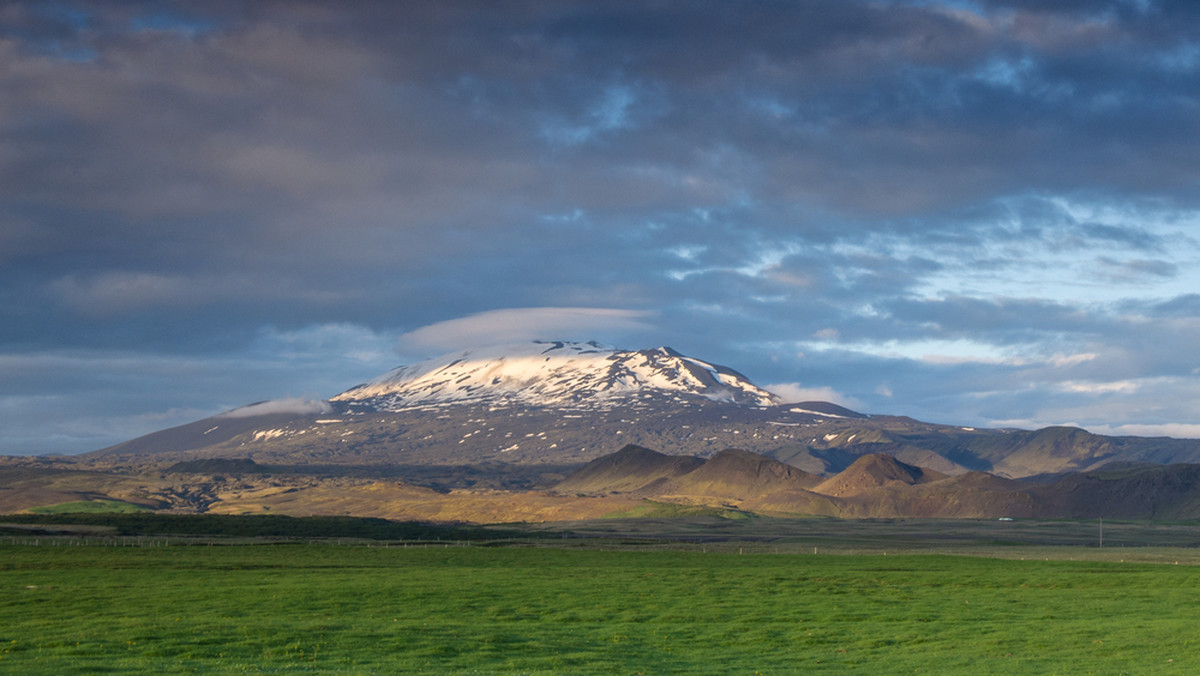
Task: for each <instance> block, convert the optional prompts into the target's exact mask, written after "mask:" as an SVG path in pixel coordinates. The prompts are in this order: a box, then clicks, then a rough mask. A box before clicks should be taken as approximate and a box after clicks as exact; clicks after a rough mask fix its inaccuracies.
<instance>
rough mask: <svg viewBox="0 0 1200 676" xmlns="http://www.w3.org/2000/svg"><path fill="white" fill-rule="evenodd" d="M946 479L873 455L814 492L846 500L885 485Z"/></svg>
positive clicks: (910, 484)
mask: <svg viewBox="0 0 1200 676" xmlns="http://www.w3.org/2000/svg"><path fill="white" fill-rule="evenodd" d="M945 478H946V475H945V474H942V473H940V472H934V471H932V470H927V469H923V468H921V467H916V466H914V465H909V464H906V463H903V462H900V461H899V460H897V459H896V458H894V457H892V456H890V455H882V454H870V455H864V456H863V457H861V458H859V459H858V460H856V461H854V464H852V465H850V466H849V467H847V468H846V469H845V470H844V471H842V472H840V473H839V474H838V475H837V476H834V477H832V478H830V479H827V480H825V481H823V482H821V483H820V484H819V485H817V486H815V487H814V488H813V489H812V490H813V492H816V493H821V494H823V495H832V496H835V497H845V496H848V495H858V494H860V493H864V492H866V491H869V490H871V489H874V488H879V487H882V486H895V485H903V486H912V485H915V484H919V483H928V482H930V481H937V480H939V479H945Z"/></svg>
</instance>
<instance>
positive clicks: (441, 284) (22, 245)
mask: <svg viewBox="0 0 1200 676" xmlns="http://www.w3.org/2000/svg"><path fill="white" fill-rule="evenodd" d="M1197 158H1200V5H1196V3H1193V2H1167V1H1161V2H1156V1H1155V0H1128V1H1124V0H1123V1H1113V2H1086V1H1083V0H1077V1H1072V2H1056V3H1040V2H1025V1H1022V0H1011V1H998V2H934V1H929V0H924V1H921V2H899V1H897V2H886V1H884V2H870V3H868V2H854V1H845V0H828V1H820V2H784V3H778V2H755V1H746V2H686V3H684V2H643V1H637V2H634V1H630V2H607V3H594V2H573V1H571V0H564V1H556V2H461V3H446V2H404V3H394V2H355V3H330V2H324V1H316V0H313V1H311V2H309V1H305V0H288V1H286V2H284V1H279V2H272V1H269V0H267V1H256V2H234V1H215V2H205V3H171V2H111V3H108V2H106V3H92V2H69V1H63V2H0V176H2V180H0V453H47V452H78V451H86V450H92V449H96V448H100V447H103V446H107V445H110V444H112V443H116V442H119V441H123V440H125V439H128V438H132V437H134V436H137V435H140V434H144V433H147V432H150V431H154V430H157V429H161V428H164V427H168V426H171V425H176V424H181V423H184V422H189V421H191V420H195V419H199V418H202V417H205V416H207V415H211V414H214V413H217V412H220V411H222V410H225V409H229V408H233V407H236V406H240V405H243V404H247V403H250V402H253V401H259V400H266V399H280V398H304V397H312V398H324V397H329V396H332V395H334V394H336V393H338V392H340V391H342V390H344V389H347V388H349V387H351V386H353V385H355V384H357V383H359V382H361V381H363V380H365V379H367V378H370V377H372V376H374V375H377V374H379V373H381V372H383V371H385V370H387V369H389V368H391V367H394V366H396V365H398V364H400V363H405V362H409V361H413V360H417V359H421V358H425V357H429V356H434V355H436V354H440V353H442V352H445V351H449V350H452V349H457V348H460V347H463V346H467V345H471V344H477V343H484V342H492V341H495V340H523V339H528V338H551V339H584V340H588V339H595V340H600V341H603V342H607V343H610V344H613V345H615V346H618V347H623V348H631V349H639V348H647V347H655V346H658V345H669V346H672V347H674V348H676V349H678V350H680V351H682V352H684V353H687V354H691V355H694V356H697V357H700V358H703V359H706V360H709V361H714V362H717V363H723V364H727V365H729V366H732V367H734V368H736V369H738V370H740V371H742V372H744V373H745V374H746V375H748V376H749V377H750V378H751V379H753V380H754V381H755V382H756V383H758V384H760V385H764V386H773V387H775V388H776V389H777V390H779V391H780V392H783V393H785V394H787V395H789V396H792V397H797V398H800V397H803V398H824V399H831V400H834V401H837V402H838V403H842V404H845V405H848V406H851V407H852V408H856V409H858V410H862V411H866V412H872V413H889V414H900V415H910V416H913V417H915V418H918V419H922V420H928V421H933V422H946V423H953V424H962V425H972V426H1017V427H1026V428H1033V427H1040V426H1044V425H1051V424H1075V425H1080V426H1083V427H1086V428H1088V429H1091V430H1094V431H1097V432H1102V433H1119V434H1170V435H1175V436H1200V265H1197V263H1200V159H1197Z"/></svg>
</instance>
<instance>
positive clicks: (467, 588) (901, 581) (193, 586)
mask: <svg viewBox="0 0 1200 676" xmlns="http://www.w3.org/2000/svg"><path fill="white" fill-rule="evenodd" d="M1198 606H1200V571H1197V569H1195V568H1192V567H1190V566H1174V565H1150V564H1132V563H1125V564H1120V563H1104V562H1078V561H1013V560H997V559H985V558H972V557H949V556H919V555H909V556H825V555H812V554H765V553H764V554H753V555H750V554H747V555H738V554H736V553H712V552H709V553H701V552H698V551H652V552H647V551H611V550H595V549H551V548H534V547H521V548H487V547H446V548H442V547H433V548H409V549H403V548H396V547H392V548H388V549H385V548H383V547H378V546H376V547H370V548H368V547H347V546H334V545H274V546H270V545H258V546H216V547H201V546H191V547H183V546H171V547H157V548H112V547H66V546H63V547H46V546H41V547H31V546H20V545H0V616H2V617H3V618H4V621H3V623H0V672H3V673H54V674H62V673H103V672H109V673H122V672H135V671H136V672H145V673H178V672H196V671H199V672H206V673H212V672H218V673H228V672H303V671H313V672H316V671H340V672H343V673H372V672H376V673H397V672H425V673H439V674H440V673H461V672H482V673H564V672H570V673H618V674H619V673H626V674H634V673H647V674H649V673H662V674H665V673H680V672H692V673H714V672H728V673H746V674H751V673H755V672H759V673H779V674H786V673H800V672H818V673H845V672H857V673H913V672H917V673H939V672H944V673H1013V672H1016V673H1044V674H1050V673H1069V674H1084V673H1104V674H1118V673H1139V674H1141V673H1197V672H1198V671H1200V646H1197V643H1196V641H1197V634H1196V630H1195V608H1197V607H1198Z"/></svg>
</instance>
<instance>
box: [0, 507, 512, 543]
mask: <svg viewBox="0 0 1200 676" xmlns="http://www.w3.org/2000/svg"><path fill="white" fill-rule="evenodd" d="M5 523H9V524H21V525H26V526H28V525H45V526H47V527H49V528H48V530H54V531H59V532H62V531H63V530H65V529H63V528H61V527H62V526H71V525H78V526H92V527H95V526H101V527H105V528H106V529H112V530H111V531H110V532H111V533H112V534H113V535H126V536H128V535H153V536H163V535H179V536H205V537H281V538H353V539H363V540H425V541H429V540H494V539H498V538H506V537H515V536H518V535H519V536H520V537H529V534H527V533H520V534H518V533H516V532H505V531H500V530H495V529H485V528H480V527H476V526H448V525H439V524H431V523H422V522H415V521H389V520H387V519H377V518H366V517H352V516H303V517H291V516H281V515H269V514H261V515H260V514H253V515H227V514H154V513H127V514H8V515H0V529H3V524H5ZM21 530H22V531H23V532H26V533H28V532H29V530H28V528H23V529H21Z"/></svg>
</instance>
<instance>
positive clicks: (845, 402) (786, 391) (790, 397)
mask: <svg viewBox="0 0 1200 676" xmlns="http://www.w3.org/2000/svg"><path fill="white" fill-rule="evenodd" d="M763 389H765V390H767V391H768V392H770V393H771V394H774V395H777V396H778V397H779V398H781V399H783V400H784V401H785V402H788V403H799V402H802V401H828V402H830V403H832V404H837V405H839V406H845V407H846V408H851V409H853V408H856V407H860V406H862V402H860V401H857V400H855V399H854V398H852V397H847V396H844V395H842V394H839V393H838V392H836V391H834V389H833V388H832V387H804V386H803V385H801V384H800V383H771V384H770V385H763Z"/></svg>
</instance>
